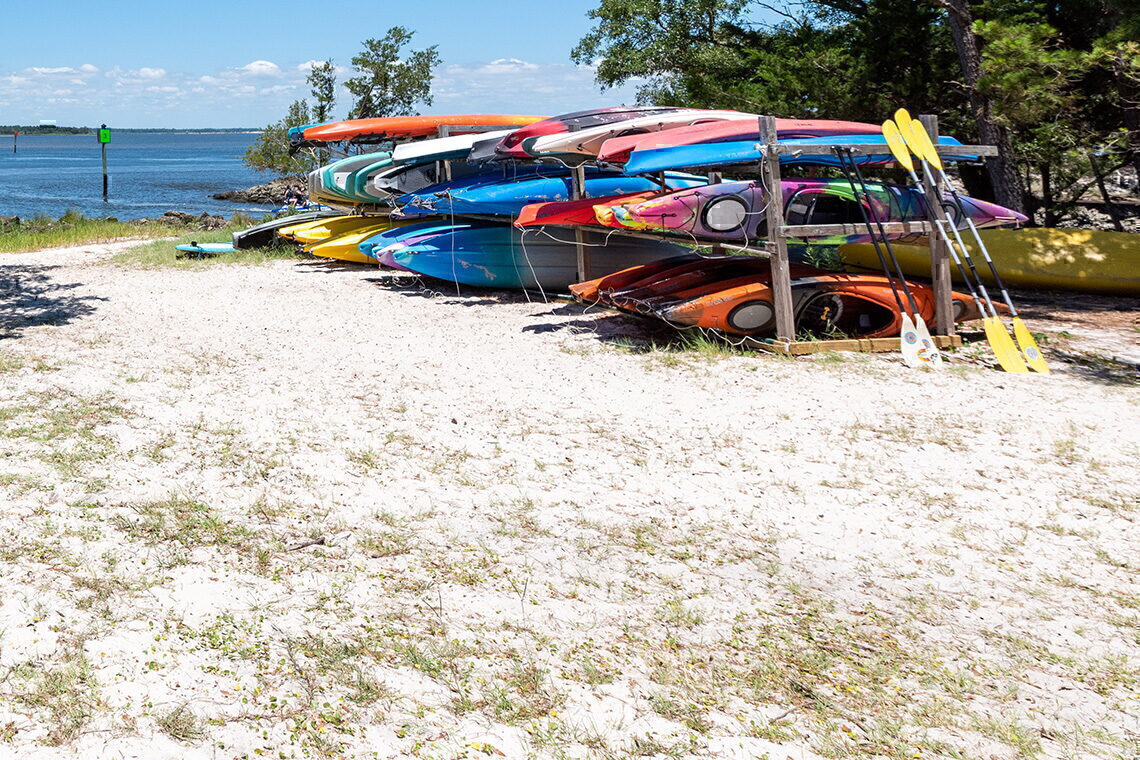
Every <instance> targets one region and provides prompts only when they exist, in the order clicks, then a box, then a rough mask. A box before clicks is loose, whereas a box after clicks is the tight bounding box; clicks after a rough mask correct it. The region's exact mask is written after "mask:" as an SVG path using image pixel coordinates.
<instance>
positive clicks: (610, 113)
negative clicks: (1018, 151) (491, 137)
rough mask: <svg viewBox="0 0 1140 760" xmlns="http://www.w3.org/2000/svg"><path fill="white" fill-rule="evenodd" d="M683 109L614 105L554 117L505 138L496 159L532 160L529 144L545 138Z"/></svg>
mask: <svg viewBox="0 0 1140 760" xmlns="http://www.w3.org/2000/svg"><path fill="white" fill-rule="evenodd" d="M680 110H683V109H681V108H678V107H675V106H611V107H609V108H592V109H589V110H586V111H574V112H572V113H564V114H561V115H559V116H551V117H550V118H548V119H543V120H542V121H536V122H534V123H533V124H528V125H526V126H525V127H520V128H519V129H516V130H515V131H514V132H513V133H512V134H509V135H507V136H506V137H504V138H503V139H502V140H500V141H499V143H498V144H497V145H496V146H495V156H496V157H497V158H529V157H530V154H529V153H527V147H528V145H529V144H530V143H532V142H534V141H535V140H536V139H538V138H539V137H542V136H544V135H554V134H562V133H565V132H572V131H574V130H581V129H590V128H591V127H596V126H599V125H601V124H612V123H613V122H617V121H628V120H629V119H636V118H640V117H642V116H652V115H654V114H665V113H670V112H673V111H680Z"/></svg>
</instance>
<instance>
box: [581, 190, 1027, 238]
mask: <svg viewBox="0 0 1140 760" xmlns="http://www.w3.org/2000/svg"><path fill="white" fill-rule="evenodd" d="M781 189H782V192H783V198H784V208H785V209H786V212H785V220H786V222H787V224H789V225H801V224H851V225H857V228H858V229H859V230H860V231H859V232H857V233H854V234H851V235H837V236H830V237H827V238H814V239H813V242H815V243H817V244H818V243H824V244H826V243H832V244H839V243H849V242H869V237H868V236H867V235H866V233H865V232H863V229H864V226H863V216H862V213H861V212H860V207H859V205H858V203H857V202H856V200H855V196H854V194H853V193H852V191H851V186H850V185H849V184H848V183H847V181H846V180H843V179H813V178H805V179H786V180H783V181H782V183H781ZM867 190H868V191H869V193H870V195H871V198H872V201H873V202H874V205H875V208H874V212H875V216H877V217H878V219H879V220H880V221H884V222H885V221H893V222H912V221H925V220H927V219H928V211H927V206H926V196H925V195H923V193H922V192H921V191H919V190H918V189H916V188H912V187H909V186H906V185H893V184H890V183H886V182H868V183H867ZM962 202H963V206H964V207H965V208H966V210H967V212H968V213H969V215H970V218H971V219H973V221H974V224H975V225H977V226H978V227H993V226H1000V225H1007V224H1015V223H1018V222H1023V221H1025V216H1023V215H1021V214H1019V213H1017V212H1016V211H1011V210H1010V209H1007V208H1004V207H1002V206H998V205H997V204H994V203H989V202H987V201H981V200H977V199H975V198H967V197H965V196H962ZM595 216H596V219H597V224H600V225H602V226H606V227H616V228H619V229H632V230H640V231H649V232H665V233H669V234H673V235H682V236H684V237H687V238H690V239H692V238H696V239H699V240H708V241H713V242H721V241H723V242H735V243H745V244H748V243H752V242H755V241H757V240H761V239H764V238H766V237H767V234H768V223H767V217H766V215H765V200H764V193H763V186H762V185H761V184H760V183H759V182H757V181H747V182H719V183H717V184H713V185H704V186H703V187H696V188H690V189H686V190H679V191H676V192H672V193H661V194H658V195H656V196H654V197H652V198H650V199H648V200H643V201H641V202H637V203H629V204H619V205H606V204H599V205H597V206H595ZM963 224H964V223H963ZM891 236H892V237H895V238H898V237H902V236H903V234H901V233H900V234H892V235H891Z"/></svg>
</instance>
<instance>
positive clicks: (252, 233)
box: [232, 209, 341, 248]
mask: <svg viewBox="0 0 1140 760" xmlns="http://www.w3.org/2000/svg"><path fill="white" fill-rule="evenodd" d="M334 216H341V212H340V211H335V210H333V209H326V210H321V211H307V212H305V213H303V214H291V215H289V216H283V217H281V218H279V219H271V220H269V221H268V222H262V223H261V224H256V225H254V226H253V227H250V228H248V229H244V230H239V231H237V232H235V233H234V234H233V236H232V237H233V244H234V248H262V247H264V246H267V245H271V244H272V243H273V238H274V237H276V235H277V230H279V229H281V228H283V227H290V226H293V225H296V224H301V223H303V222H311V221H314V220H317V219H327V218H329V217H334Z"/></svg>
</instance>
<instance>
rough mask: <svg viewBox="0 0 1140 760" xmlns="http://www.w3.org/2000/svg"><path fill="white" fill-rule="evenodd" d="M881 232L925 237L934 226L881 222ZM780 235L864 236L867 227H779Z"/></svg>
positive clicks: (844, 225) (813, 225)
mask: <svg viewBox="0 0 1140 760" xmlns="http://www.w3.org/2000/svg"><path fill="white" fill-rule="evenodd" d="M877 229H878V228H876V231H877ZM883 231H884V232H886V233H887V234H889V235H898V234H911V233H913V234H918V235H926V234H930V233H931V232H933V231H934V226H933V225H932V224H931V223H930V222H883ZM780 234H781V235H783V236H784V237H827V236H828V235H866V234H867V227H866V225H863V224H792V225H785V226H783V227H781V228H780Z"/></svg>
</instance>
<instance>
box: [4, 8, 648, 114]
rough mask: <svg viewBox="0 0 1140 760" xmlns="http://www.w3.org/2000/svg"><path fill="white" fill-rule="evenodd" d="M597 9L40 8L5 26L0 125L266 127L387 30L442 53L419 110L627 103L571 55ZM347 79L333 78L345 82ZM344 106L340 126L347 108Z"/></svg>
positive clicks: (12, 14) (23, 11) (629, 92)
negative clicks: (311, 65) (309, 82)
mask: <svg viewBox="0 0 1140 760" xmlns="http://www.w3.org/2000/svg"><path fill="white" fill-rule="evenodd" d="M596 5H597V0H565V1H564V2H545V1H541V0H531V1H529V2H525V1H523V0H495V2H492V3H481V4H480V3H473V2H470V0H467V1H466V2H460V1H458V0H420V2H398V3H394V2H376V1H374V2H371V3H367V4H364V3H360V4H355V3H350V4H347V5H345V4H341V5H336V4H334V5H323V4H320V3H313V2H296V1H295V0H284V1H278V2H264V1H262V0H228V1H227V2H221V1H220V0H199V1H198V2H195V3H169V2H163V1H162V0H157V1H152V2H125V1H120V2H115V1H114V0H110V1H105V2H99V1H98V0H86V1H84V2H75V1H74V0H48V1H47V2H39V3H36V2H12V3H5V4H4V10H3V12H2V14H0V124H12V123H17V124H18V123H24V124H35V123H38V122H39V121H40V120H46V119H53V120H55V121H57V122H58V123H59V124H68V125H79V124H85V125H93V124H97V123H99V122H101V121H106V122H107V123H108V124H111V125H112V126H120V127H236V126H246V127H247V126H262V125H264V124H267V123H269V122H271V121H276V120H277V119H279V118H280V117H281V116H282V115H283V114H284V110H285V108H286V107H287V106H288V104H289V103H290V102H291V101H293V100H295V99H297V98H300V97H304V96H306V95H307V92H308V88H307V86H306V85H305V83H304V77H305V74H306V73H307V68H306V67H307V65H308V62H312V61H321V60H324V59H326V58H330V57H331V58H333V59H334V62H335V63H336V64H337V65H338V66H342V67H346V69H345V70H346V71H347V67H348V66H349V62H350V59H351V58H352V56H353V55H354V54H355V53H356V52H357V51H358V50H359V49H360V47H361V44H360V43H361V41H362V40H364V39H367V38H369V37H380V36H383V34H384V33H385V31H387V29H388V28H389V27H391V26H395V25H403V26H406V27H408V28H409V29H412V30H414V31H415V32H416V37H415V39H414V40H413V47H417V48H418V47H424V46H427V45H433V44H434V45H438V46H439V52H440V55H441V56H442V58H443V64H442V65H441V67H440V69H439V70H438V72H437V78H436V81H435V83H434V91H435V104H434V106H433V107H432V108H430V109H427V110H428V112H434V113H446V112H453V113H467V112H506V113H536V114H550V113H560V112H565V111H571V110H577V109H580V108H586V107H590V106H594V105H603V104H611V103H621V102H628V101H631V100H632V99H633V93H634V87H633V86H623V87H621V88H616V89H613V90H610V91H607V92H606V93H605V94H603V93H601V91H600V90H599V89H598V88H597V87H596V86H595V85H594V83H593V72H592V71H591V70H590V69H589V68H588V67H579V66H575V65H574V64H572V63H571V62H570V57H569V55H570V49H571V48H572V47H573V46H574V45H575V43H576V42H577V41H578V40H579V39H580V38H581V37H582V35H583V34H585V33H586V31H587V30H588V29H589V28H590V21H589V19H588V18H587V17H586V13H587V11H588V10H589V9H590V8H593V7H595V6H596ZM344 78H345V75H344V74H343V73H342V75H341V77H340V79H341V80H343V79H344ZM347 103H348V98H347V97H342V99H341V102H340V103H339V104H338V115H342V114H343V112H344V110H345V109H346V108H347Z"/></svg>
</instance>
